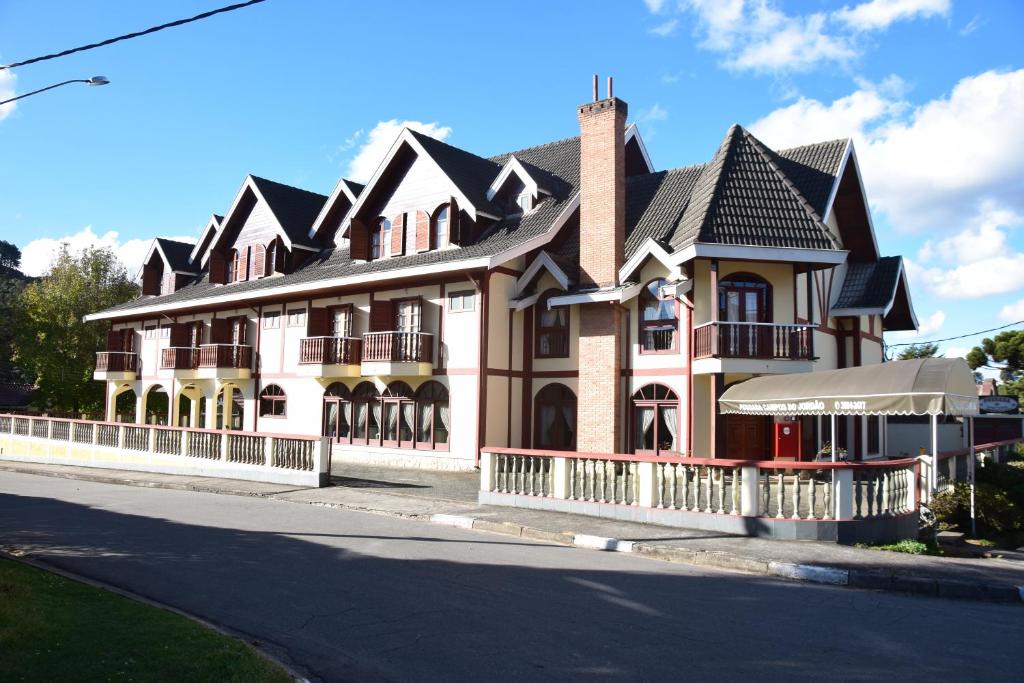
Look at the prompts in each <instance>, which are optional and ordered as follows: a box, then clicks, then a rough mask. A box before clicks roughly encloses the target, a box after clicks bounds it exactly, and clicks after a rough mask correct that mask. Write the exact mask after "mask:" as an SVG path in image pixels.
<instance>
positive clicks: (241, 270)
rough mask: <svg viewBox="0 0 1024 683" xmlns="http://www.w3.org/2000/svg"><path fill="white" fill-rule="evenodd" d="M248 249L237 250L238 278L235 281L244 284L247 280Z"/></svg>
mask: <svg viewBox="0 0 1024 683" xmlns="http://www.w3.org/2000/svg"><path fill="white" fill-rule="evenodd" d="M249 251H250V249H249V247H242V248H241V249H239V250H238V277H237V278H236V279H237V280H239V281H241V282H245V281H246V280H248V279H249Z"/></svg>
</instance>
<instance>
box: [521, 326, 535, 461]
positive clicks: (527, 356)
mask: <svg viewBox="0 0 1024 683" xmlns="http://www.w3.org/2000/svg"><path fill="white" fill-rule="evenodd" d="M532 330H533V307H532V306H531V307H530V308H527V309H526V310H525V311H523V349H522V352H523V383H522V391H523V397H522V398H523V400H522V408H523V415H522V420H523V424H522V429H521V430H520V434H519V438H520V446H522V447H524V448H525V447H526V446H528V445H533V444H532V442H531V441H530V435H531V434H533V432H532V431H531V430H532V427H533V422H532V420H533V340H532V339H531V338H530V335H531V332H532Z"/></svg>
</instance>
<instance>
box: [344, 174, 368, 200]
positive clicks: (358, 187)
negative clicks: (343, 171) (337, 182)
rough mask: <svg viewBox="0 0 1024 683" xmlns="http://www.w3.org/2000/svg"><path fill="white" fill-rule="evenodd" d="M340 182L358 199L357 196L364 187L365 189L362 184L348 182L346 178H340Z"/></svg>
mask: <svg viewBox="0 0 1024 683" xmlns="http://www.w3.org/2000/svg"><path fill="white" fill-rule="evenodd" d="M341 182H343V183H345V185H347V186H348V189H349V190H350V191H351V192H352V194H354V195H355V196H356V197H358V196H359V194H360V193H361V192H362V191H363V188H364V187H366V185H363V184H362V183H357V182H356V181H354V180H349V179H348V178H342V179H341Z"/></svg>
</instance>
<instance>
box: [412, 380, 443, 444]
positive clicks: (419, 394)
mask: <svg viewBox="0 0 1024 683" xmlns="http://www.w3.org/2000/svg"><path fill="white" fill-rule="evenodd" d="M450 433H451V410H450V409H449V404H448V389H446V388H445V386H444V385H443V384H441V383H440V382H434V381H430V382H426V383H425V384H424V385H423V386H421V387H420V388H419V389H418V390H417V391H416V447H417V448H432V449H447V448H448V435H449V434H450Z"/></svg>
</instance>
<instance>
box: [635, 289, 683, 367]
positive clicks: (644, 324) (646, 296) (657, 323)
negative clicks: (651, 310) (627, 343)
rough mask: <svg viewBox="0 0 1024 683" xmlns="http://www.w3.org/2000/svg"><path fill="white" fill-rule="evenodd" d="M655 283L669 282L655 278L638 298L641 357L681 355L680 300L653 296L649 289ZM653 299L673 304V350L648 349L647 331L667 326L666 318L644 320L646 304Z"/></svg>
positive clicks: (637, 319)
mask: <svg viewBox="0 0 1024 683" xmlns="http://www.w3.org/2000/svg"><path fill="white" fill-rule="evenodd" d="M655 282H664V283H666V284H667V280H665V278H654V279H652V280H650V281H649V282H647V284H645V285H644V286H643V289H642V290H641V291H640V296H639V297H637V309H638V310H637V316H636V322H637V346H638V347H639V350H640V355H643V356H658V355H667V354H677V353H679V347H680V337H681V336H682V335H681V334H680V333H679V324H680V322H681V321H680V306H679V300H678V299H676V298H675V297H662V296H660V294H659V295H657V296H655V295H653V294H651V292H650V290H649V288H650V286H651V285H652V284H654V283H655ZM659 289H660V287H659ZM652 297H653V300H655V301H670V302H671V303H672V311H673V314H674V318H673V319H674V320H675V326H674V327H673V328H672V348H670V349H648V348H647V346H646V344H645V341H646V337H645V334H644V333H645V332H646V331H647V329H649V328H657V327H662V326H664V325H665V322H666V319H664V318H659V319H658V320H646V319H645V318H644V312H645V310H646V303H647V302H648V301H651V300H652Z"/></svg>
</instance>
